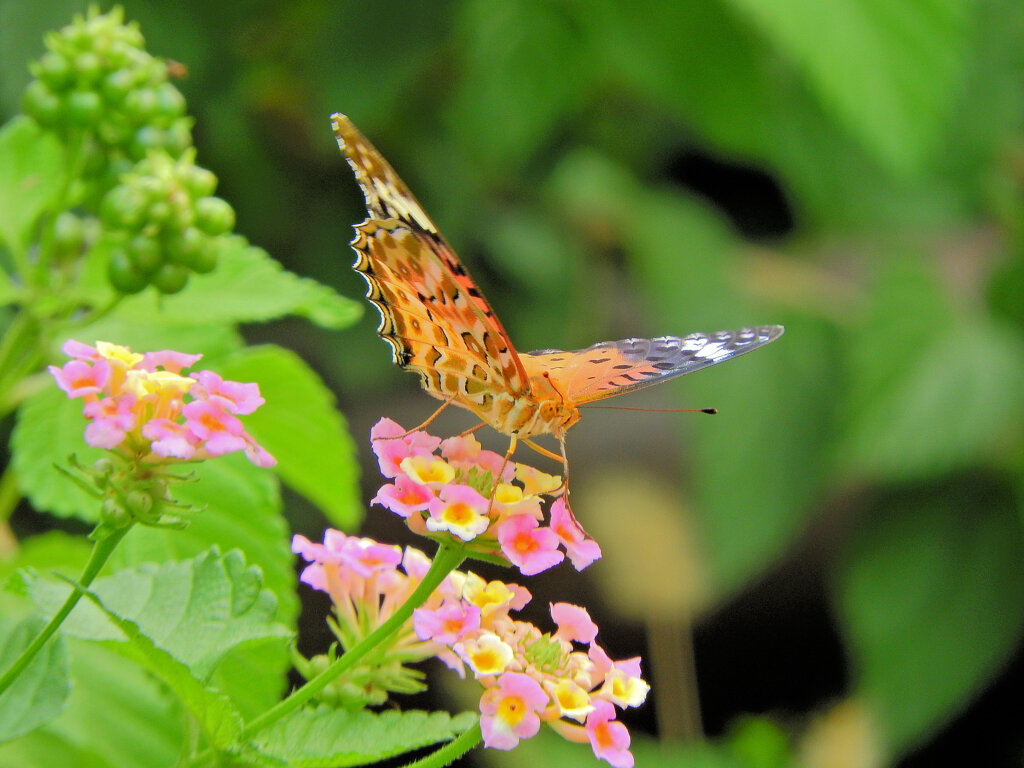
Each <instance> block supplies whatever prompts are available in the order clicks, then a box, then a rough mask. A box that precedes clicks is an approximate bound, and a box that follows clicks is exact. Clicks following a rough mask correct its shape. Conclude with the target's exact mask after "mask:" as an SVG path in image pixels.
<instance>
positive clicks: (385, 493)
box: [370, 472, 434, 517]
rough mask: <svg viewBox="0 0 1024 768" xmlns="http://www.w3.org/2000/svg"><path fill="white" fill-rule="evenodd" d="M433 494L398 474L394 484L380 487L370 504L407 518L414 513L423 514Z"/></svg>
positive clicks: (423, 486)
mask: <svg viewBox="0 0 1024 768" xmlns="http://www.w3.org/2000/svg"><path fill="white" fill-rule="evenodd" d="M433 498H434V493H433V491H431V490H430V489H429V488H428V487H427V486H425V485H420V484H419V483H414V482H413V481H412V480H411V479H410V478H409V476H408V475H406V474H403V473H401V472H399V474H398V475H397V476H396V477H395V482H394V483H387V484H385V485H382V486H381V487H380V490H379V491H377V495H376V496H374V497H373V498H372V499H370V503H371V504H380V505H381V506H382V507H384V508H385V509H388V510H390V511H392V512H394V513H395V514H396V515H398V516H399V517H409V515H411V514H413V513H414V512H423V511H425V510H426V509H427V508H428V507H429V506H430V501H431V500H432V499H433Z"/></svg>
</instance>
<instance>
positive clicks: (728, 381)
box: [678, 315, 838, 593]
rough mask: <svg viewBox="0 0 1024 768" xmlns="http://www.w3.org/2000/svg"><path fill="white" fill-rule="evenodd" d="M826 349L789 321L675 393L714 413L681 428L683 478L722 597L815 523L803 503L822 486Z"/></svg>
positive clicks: (818, 336) (815, 329) (831, 374)
mask: <svg viewBox="0 0 1024 768" xmlns="http://www.w3.org/2000/svg"><path fill="white" fill-rule="evenodd" d="M748 317H749V319H750V320H751V321H754V322H757V321H759V320H760V319H761V316H760V315H748ZM775 319H776V318H775V317H769V318H766V320H768V321H772V320H775ZM708 330H712V329H710V328H709V329H708ZM830 346H831V335H830V333H829V332H828V329H826V328H825V327H824V326H823V325H821V324H819V323H812V322H808V321H803V322H801V321H797V320H787V322H786V334H785V335H784V336H783V337H782V338H781V339H779V340H778V341H775V342H773V343H772V344H770V345H769V346H767V347H765V348H764V349H758V350H756V351H754V352H753V353H751V354H750V355H748V356H744V357H743V358H741V359H738V360H730V361H728V362H726V363H725V364H724V365H717V366H715V367H714V368H711V369H709V370H707V371H701V372H699V373H697V374H695V375H694V376H692V377H690V376H687V377H685V381H684V382H683V383H681V384H679V385H678V387H679V389H680V390H682V391H683V392H685V393H686V402H687V403H688V404H689V405H690V406H708V405H710V406H714V407H717V408H718V409H719V413H718V415H717V416H715V417H714V418H708V419H704V418H701V419H699V420H697V423H693V424H689V425H687V435H688V436H689V437H690V438H691V439H692V451H693V459H692V461H690V462H687V465H686V471H687V472H688V473H691V476H692V477H693V478H694V480H695V491H696V493H695V495H696V502H697V504H696V509H697V511H698V514H699V515H700V519H701V524H702V533H703V534H704V542H705V544H706V549H705V551H706V552H707V554H708V555H709V556H710V565H711V571H712V573H711V575H712V579H713V583H714V585H715V586H716V587H717V588H718V590H719V592H720V593H725V592H729V591H732V590H735V589H736V588H738V587H739V586H741V585H742V584H743V582H744V581H745V580H747V579H749V578H750V577H752V576H754V575H756V574H757V573H759V572H760V571H761V570H762V569H764V568H765V567H766V566H768V565H769V564H770V563H772V562H773V561H775V560H776V559H777V558H778V557H779V556H780V555H781V554H782V553H783V552H784V551H785V549H786V548H787V547H788V546H790V544H791V543H792V542H793V540H794V538H795V537H796V536H797V535H798V534H799V533H800V532H801V531H802V530H803V529H804V526H805V525H806V523H807V521H808V520H809V519H810V516H811V515H813V514H814V507H813V505H812V503H811V502H812V500H813V499H814V498H815V497H816V496H817V495H818V494H819V493H820V492H821V490H822V488H823V486H824V484H825V482H826V481H827V479H828V469H829V467H830V464H829V454H828V450H827V448H828V446H829V436H830V432H829V430H828V428H827V427H826V426H825V425H828V424H830V423H831V422H832V421H833V416H832V414H833V410H834V402H833V398H832V396H831V393H832V391H834V387H835V386H837V384H838V382H837V381H836V364H835V361H834V359H833V358H832V356H831V355H830V354H829V349H830Z"/></svg>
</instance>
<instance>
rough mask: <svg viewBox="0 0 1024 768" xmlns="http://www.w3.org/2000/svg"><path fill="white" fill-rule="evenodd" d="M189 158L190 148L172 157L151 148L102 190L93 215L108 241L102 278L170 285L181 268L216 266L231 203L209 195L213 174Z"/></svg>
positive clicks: (133, 287) (133, 285) (179, 284)
mask: <svg viewBox="0 0 1024 768" xmlns="http://www.w3.org/2000/svg"><path fill="white" fill-rule="evenodd" d="M194 158H195V151H194V150H191V149H190V150H186V151H185V152H184V154H183V155H182V157H181V158H180V159H178V160H175V159H173V158H172V157H171V156H170V155H168V154H167V153H166V152H151V153H150V154H149V155H148V156H147V157H146V158H145V159H144V160H142V161H141V162H139V163H137V164H136V165H135V167H134V168H133V169H132V171H131V172H129V173H126V174H124V175H123V176H122V177H121V182H120V183H119V184H118V185H117V186H115V187H113V188H112V189H111V190H110V191H109V192H107V194H106V195H105V196H104V198H103V202H102V203H101V205H100V221H101V223H102V225H103V229H104V232H105V237H106V238H107V239H108V242H109V243H110V262H109V268H108V274H109V277H110V282H111V284H112V285H113V286H114V288H116V289H117V290H118V291H120V292H122V293H138V292H139V291H141V290H143V289H144V288H145V287H146V286H147V285H153V286H154V287H155V288H156V289H157V290H158V291H160V292H161V293H177V292H178V291H180V290H181V289H182V288H184V287H185V283H186V282H188V277H189V273H191V272H198V273H206V272H210V271H211V270H212V269H213V268H214V267H215V266H216V264H217V254H218V252H219V250H220V248H221V247H222V245H223V243H224V237H225V236H226V235H228V234H229V233H230V232H231V231H232V230H233V229H234V226H235V211H234V209H233V208H232V207H231V206H230V205H229V204H228V203H227V202H226V201H224V200H222V199H221V198H219V197H213V196H212V195H213V191H214V188H215V187H216V186H217V177H216V176H214V174H213V173H212V172H210V171H208V170H206V169H205V168H202V167H200V166H197V165H196V164H195V162H194Z"/></svg>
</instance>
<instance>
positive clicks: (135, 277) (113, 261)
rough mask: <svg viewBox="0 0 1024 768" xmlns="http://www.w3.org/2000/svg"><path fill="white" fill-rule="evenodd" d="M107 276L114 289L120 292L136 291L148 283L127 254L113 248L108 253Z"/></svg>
mask: <svg viewBox="0 0 1024 768" xmlns="http://www.w3.org/2000/svg"><path fill="white" fill-rule="evenodd" d="M107 276H108V277H109V278H110V284H111V285H112V286H114V289H115V290H117V291H119V292H121V293H138V292H139V291H141V290H142V289H143V288H145V287H146V286H147V285H148V284H149V280H148V279H147V278H146V276H145V275H143V274H142V272H140V271H139V270H138V268H136V266H135V262H133V261H132V260H131V258H129V256H128V254H127V253H126V252H125V251H124V250H122V249H120V248H115V249H114V250H113V251H111V253H110V263H109V264H108V265H107Z"/></svg>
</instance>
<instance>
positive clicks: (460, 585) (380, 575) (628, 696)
mask: <svg viewBox="0 0 1024 768" xmlns="http://www.w3.org/2000/svg"><path fill="white" fill-rule="evenodd" d="M292 549H293V550H294V551H295V552H297V553H299V554H300V555H301V556H302V557H303V558H304V559H305V560H307V561H308V562H309V563H310V565H308V566H307V567H306V569H305V570H304V571H303V573H302V576H301V579H302V581H304V582H305V583H306V584H309V585H310V586H311V587H313V588H315V589H319V590H323V591H325V592H327V593H328V594H330V596H331V599H332V600H333V602H334V606H335V616H336V617H337V624H336V625H335V632H336V634H337V635H338V637H339V638H340V639H342V642H343V644H344V645H346V647H348V646H350V645H351V644H352V643H354V642H356V641H357V640H358V639H360V638H361V637H364V636H365V635H366V634H368V633H369V632H371V631H372V630H373V629H374V628H376V627H377V626H380V624H382V623H383V622H384V621H386V620H387V618H388V617H389V616H391V615H392V614H393V613H394V611H395V610H396V609H397V608H398V606H400V605H401V604H402V603H403V602H404V601H405V599H406V598H407V597H408V596H409V595H410V594H411V593H412V591H413V590H414V589H415V588H416V586H417V585H418V584H419V582H420V580H421V579H422V578H423V575H424V574H425V573H426V572H427V570H428V568H429V566H430V561H429V559H428V558H427V557H426V555H424V554H423V553H422V552H420V551H419V550H417V549H414V548H408V547H407V548H406V549H405V551H404V552H403V551H402V550H401V549H399V548H398V547H395V546H387V545H383V544H379V543H377V542H375V541H373V540H372V539H366V538H358V537H355V536H346V535H345V534H343V533H341V532H339V531H334V530H329V531H327V533H326V535H325V536H324V542H323V544H315V543H313V542H311V541H309V539H307V538H305V537H303V536H296V537H295V538H294V540H293V544H292ZM530 600H531V595H530V592H529V591H528V590H527V589H525V588H524V587H522V586H519V585H518V584H513V583H506V582H502V581H497V580H496V581H489V582H488V581H486V580H484V579H483V578H481V577H480V576H478V575H476V574H474V573H472V572H466V571H459V570H455V571H452V572H451V573H450V574H448V576H447V577H446V578H445V580H444V581H443V582H442V583H441V585H440V586H439V587H438V588H437V589H436V590H435V591H434V592H433V594H432V595H431V596H430V597H429V598H428V600H427V601H426V602H425V603H424V604H423V605H422V606H421V607H419V608H417V609H416V610H415V611H414V613H413V617H412V620H411V621H410V622H408V623H407V624H406V626H404V627H403V628H402V629H401V630H400V631H399V632H398V633H397V634H396V635H394V636H393V637H392V640H390V641H389V643H388V646H387V649H381V650H382V653H381V654H380V655H378V656H377V658H378V659H383V661H382V662H380V663H381V666H382V668H384V669H391V670H392V672H391V675H392V677H396V676H395V675H394V671H393V664H394V662H396V661H397V662H398V663H402V662H407V661H415V660H419V659H423V658H426V657H427V656H437V657H439V658H440V659H441V660H442V661H444V662H445V663H446V664H447V665H448V666H449V667H451V668H452V669H454V670H455V671H456V672H458V673H459V674H460V675H461V676H465V674H466V671H467V670H469V673H470V674H471V675H472V677H473V678H474V679H476V680H477V681H478V682H479V683H480V685H481V686H482V687H483V694H482V696H481V699H480V727H481V732H482V735H483V741H484V745H485V746H487V747H491V748H493V749H503V750H507V749H512V748H513V747H515V746H516V745H517V744H518V743H519V741H520V740H521V739H528V738H531V737H532V736H534V735H536V734H537V732H538V731H539V729H540V726H541V723H547V724H548V725H549V726H550V727H551V728H552V729H554V730H555V731H556V732H557V733H559V734H560V735H562V736H563V737H565V738H567V739H569V740H571V741H576V742H581V743H586V742H589V743H590V745H591V747H592V749H593V751H594V754H595V755H596V756H597V757H598V758H600V759H603V760H606V761H608V762H609V763H610V764H611V765H613V766H615V768H631V766H632V765H633V756H632V754H631V753H630V751H629V744H630V737H629V732H628V730H627V729H626V727H625V725H623V724H622V723H621V722H619V721H618V720H617V719H616V708H617V707H618V708H626V707H636V706H639V705H640V704H642V703H643V701H644V699H645V698H646V696H647V692H648V690H649V686H648V685H647V683H646V682H644V680H643V678H642V677H641V673H640V659H639V658H638V657H637V658H632V659H628V660H625V661H612V660H611V659H610V658H609V657H608V654H607V653H606V652H605V651H604V650H603V649H602V648H601V646H600V645H598V644H597V642H596V637H597V626H596V625H595V624H594V622H593V621H592V620H591V619H590V616H589V615H588V614H587V612H586V610H584V609H583V608H581V607H578V606H575V605H571V604H568V603H555V604H552V605H551V608H550V610H551V618H552V620H553V621H554V623H555V625H556V627H557V629H556V631H554V632H542V631H541V630H540V629H539V628H538V627H537V626H535V625H534V624H532V623H530V622H526V621H521V620H518V619H514V618H512V615H511V614H512V612H513V611H519V610H521V609H522V608H523V607H525V606H526V605H527V604H528V603H529V602H530ZM389 664H390V665H391V666H389ZM362 679H363V680H366V679H367V675H366V674H364V676H363V678H362ZM375 682H377V683H379V681H375ZM381 687H384V686H383V685H382V686H381Z"/></svg>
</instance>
